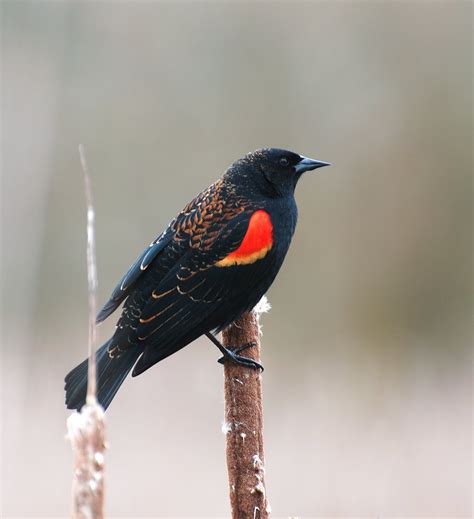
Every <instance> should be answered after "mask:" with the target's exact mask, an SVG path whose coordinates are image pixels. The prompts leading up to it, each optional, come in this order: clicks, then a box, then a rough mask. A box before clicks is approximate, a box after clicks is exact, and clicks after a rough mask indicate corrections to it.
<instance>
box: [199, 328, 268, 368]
mask: <svg viewBox="0 0 474 519" xmlns="http://www.w3.org/2000/svg"><path fill="white" fill-rule="evenodd" d="M205 336H206V337H207V338H208V339H209V340H210V341H211V342H212V343H214V344H215V345H216V346H217V347H218V348H219V351H220V352H221V353H222V355H223V356H222V357H221V358H220V359H219V360H218V361H217V362H219V363H220V364H224V362H225V361H226V360H231V361H233V362H235V363H236V364H241V365H242V366H247V367H249V368H254V369H260V370H261V371H263V366H262V365H261V364H259V363H258V362H256V361H255V360H252V359H249V358H247V357H242V356H241V355H239V353H240V352H241V351H244V350H246V349H247V348H251V347H252V346H256V343H255V342H248V343H247V344H244V345H243V346H239V347H238V348H236V349H235V350H229V349H228V348H226V347H225V346H223V345H222V344H221V343H220V341H219V340H218V339H217V338H216V337H215V336H214V335H213V334H212V333H211V332H206V333H205Z"/></svg>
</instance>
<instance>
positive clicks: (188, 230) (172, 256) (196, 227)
mask: <svg viewBox="0 0 474 519" xmlns="http://www.w3.org/2000/svg"><path fill="white" fill-rule="evenodd" d="M230 189H231V188H229V186H226V184H225V183H224V181H223V180H222V179H219V180H218V181H217V182H215V183H214V184H212V185H211V186H210V187H209V188H207V189H206V190H205V191H203V192H201V193H200V194H199V195H198V196H197V197H196V198H194V199H193V200H192V201H191V202H190V203H189V204H188V205H186V207H185V208H184V209H183V210H182V211H181V212H180V213H179V214H178V216H177V217H176V218H175V219H174V220H172V221H171V222H170V224H169V225H168V227H167V228H166V230H165V231H164V232H163V233H161V234H160V235H159V236H158V238H156V240H154V241H152V242H151V243H150V245H149V246H148V247H147V248H146V249H145V250H144V251H143V253H142V254H141V255H140V256H139V257H138V258H137V260H136V261H135V262H134V263H133V264H132V266H131V267H130V268H129V269H128V271H127V272H126V273H125V275H124V276H123V277H122V279H121V280H120V282H119V283H118V285H117V286H116V287H115V289H114V291H113V292H112V295H111V296H110V298H109V300H108V301H107V303H106V304H105V305H104V307H103V308H102V309H101V311H100V312H99V313H98V315H97V323H100V322H102V321H104V320H105V319H106V318H107V317H109V315H110V314H112V313H113V312H114V311H115V310H116V309H117V308H118V307H119V306H120V305H121V304H122V302H123V301H124V300H125V299H126V298H127V297H128V296H129V295H130V294H131V293H132V292H133V288H134V287H135V285H136V282H137V281H138V280H139V279H141V278H142V276H143V274H144V272H145V271H147V270H150V269H149V267H150V265H152V263H153V262H154V261H155V260H158V258H159V257H160V256H162V254H161V253H163V251H164V250H165V249H167V257H166V264H167V265H166V266H165V270H168V269H170V268H172V266H173V265H174V262H176V261H178V260H179V259H180V258H181V257H182V256H184V255H185V254H186V253H187V251H188V250H189V249H191V250H194V249H196V248H198V247H204V248H205V247H206V245H207V244H208V243H209V242H210V241H211V240H212V239H213V238H214V237H215V236H217V234H218V232H220V229H221V227H222V226H223V225H224V224H225V222H226V221H228V220H229V219H231V218H232V217H234V216H237V215H238V214H239V213H241V212H243V211H244V206H243V205H241V204H240V201H239V199H238V198H237V197H235V196H232V195H234V194H233V193H232V192H231V191H230ZM228 197H229V198H230V199H231V200H232V202H226V199H227V198H228ZM162 267H163V266H162Z"/></svg>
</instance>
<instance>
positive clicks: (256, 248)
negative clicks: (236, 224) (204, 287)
mask: <svg viewBox="0 0 474 519" xmlns="http://www.w3.org/2000/svg"><path fill="white" fill-rule="evenodd" d="M272 245H273V224H272V220H271V218H270V215H269V214H268V213H267V212H266V211H264V210H263V209H259V210H258V211H255V212H254V213H253V214H252V216H251V217H250V221H249V225H248V227H247V231H246V233H245V236H244V238H243V240H242V242H241V244H240V245H239V247H238V248H237V249H236V250H234V251H232V252H231V253H230V254H228V255H227V256H226V257H225V258H223V259H221V260H220V261H218V262H217V263H216V266H217V267H230V266H232V265H249V264H251V263H255V262H256V261H257V260H259V259H262V258H264V257H265V256H266V255H267V253H268V252H269V251H270V249H271V248H272Z"/></svg>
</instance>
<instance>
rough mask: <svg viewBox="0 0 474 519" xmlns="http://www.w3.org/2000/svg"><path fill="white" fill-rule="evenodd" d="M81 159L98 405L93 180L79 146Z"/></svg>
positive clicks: (92, 372) (92, 388)
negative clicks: (85, 206) (85, 208)
mask: <svg viewBox="0 0 474 519" xmlns="http://www.w3.org/2000/svg"><path fill="white" fill-rule="evenodd" d="M79 157H80V159H81V166H82V171H83V173H84V189H85V194H86V205H87V285H88V289H89V290H88V292H89V367H88V369H89V372H88V378H87V403H88V404H93V403H96V396H95V395H96V366H95V351H96V349H97V328H96V326H97V325H96V322H95V316H96V315H97V266H96V259H95V211H94V202H93V198H92V189H91V180H90V175H89V168H88V167H87V161H86V154H85V150H84V146H83V145H82V144H80V145H79Z"/></svg>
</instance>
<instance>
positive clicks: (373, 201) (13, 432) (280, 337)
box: [1, 0, 472, 518]
mask: <svg viewBox="0 0 474 519" xmlns="http://www.w3.org/2000/svg"><path fill="white" fill-rule="evenodd" d="M471 10H472V5H471V3H470V2H460V1H459V2H456V1H453V2H441V1H440V2H434V1H429V2H425V1H419V2H415V1H411V2H408V1H407V2H376V1H373V2H356V1H352V2H351V1H346V2H329V1H328V2H304V3H300V2H289V1H288V2H261V3H250V2H173V3H172V2H159V1H156V2H152V1H131V0H130V1H127V2H126V1H123V2H118V1H117V2H106V1H104V2H80V1H70V2H65V1H63V2H61V1H54V2H53V1H51V2H50V1H33V2H28V1H5V0H4V1H3V2H2V62H3V64H2V74H3V81H2V89H3V91H2V128H3V132H2V133H3V135H2V170H3V174H2V292H3V304H2V322H3V326H2V403H3V408H2V462H1V466H2V476H3V479H2V496H3V499H2V505H1V509H2V516H3V517H20V516H21V517H40V516H41V517H60V516H67V515H68V514H69V510H70V484H71V473H72V455H71V451H70V445H69V444H68V442H67V441H66V440H65V432H66V426H65V422H66V418H67V416H68V414H69V413H68V412H67V410H66V409H65V407H64V404H63V399H64V395H63V377H64V375H65V374H66V373H67V372H68V371H69V370H70V369H71V368H72V367H73V366H75V365H76V364H77V363H78V362H79V361H81V360H82V359H83V358H84V357H85V355H86V346H87V286H86V259H85V202H84V195H83V179H82V173H81V170H80V163H79V158H78V152H77V147H78V144H79V143H83V144H84V145H85V146H86V149H87V157H88V161H89V166H90V169H91V173H92V183H93V190H94V197H95V204H96V212H97V214H96V219H97V240H98V243H97V254H98V270H99V284H100V289H99V299H100V303H103V302H105V300H106V298H107V297H108V295H109V293H110V291H111V290H112V288H113V287H114V285H115V282H116V281H117V280H118V279H119V277H120V276H121V275H122V274H123V272H124V271H125V270H126V269H127V267H128V266H129V264H130V263H131V262H132V261H133V260H134V259H135V257H136V256H137V255H138V253H140V252H141V250H142V249H143V248H144V246H146V245H147V244H148V243H149V242H150V241H151V239H152V238H154V237H155V236H156V235H157V234H158V233H159V232H160V231H161V230H162V229H163V228H164V226H165V225H166V224H167V223H168V221H169V220H170V219H171V218H172V217H173V216H174V215H175V214H176V213H177V211H178V210H180V209H181V208H182V207H183V206H184V205H185V204H186V203H187V202H188V200H190V199H191V198H192V197H193V196H194V195H195V194H196V193H197V192H199V191H200V190H201V189H202V188H204V187H207V185H208V184H210V183H211V182H212V181H214V180H215V179H216V178H217V177H218V176H220V174H221V173H222V172H223V171H224V170H225V168H226V167H227V166H228V165H229V164H230V163H231V162H233V161H234V160H235V159H237V158H238V157H240V156H241V155H243V154H244V153H246V152H248V151H251V150H254V149H256V148H258V147H261V146H278V147H285V148H289V149H293V150H295V151H298V152H300V153H303V154H305V155H309V156H312V157H315V158H318V159H320V160H325V161H330V162H332V163H333V164H334V165H333V166H332V167H331V168H326V169H324V170H318V171H317V172H315V173H314V174H313V173H312V174H307V175H306V176H305V178H303V180H302V182H301V183H300V185H299V186H298V189H297V193H296V196H297V202H298V205H299V212H300V219H299V225H298V228H297V232H296V235H295V237H294V241H293V245H292V248H291V250H290V253H289V255H288V257H287V260H286V263H285V265H284V267H283V269H282V271H281V273H280V275H279V278H278V279H277V281H276V283H275V284H274V286H273V287H272V288H271V290H270V292H269V294H268V296H269V299H270V302H271V304H272V306H273V309H272V310H271V312H270V313H269V314H268V315H266V316H264V318H263V329H264V336H263V363H264V364H265V367H266V371H265V374H264V397H265V435H266V468H267V486H268V492H269V498H270V502H271V504H272V508H273V512H274V516H275V517H284V516H289V515H292V516H296V515H298V516H300V517H320V518H322V517H332V518H335V517H337V518H349V517H388V516H390V517H398V518H407V517H424V518H433V517H438V518H439V517H443V518H461V517H462V518H464V517H470V515H471V496H472V493H471V489H472V479H471V462H472V443H471V440H472V435H471V412H472V390H471V375H472V363H471V339H472V335H471V322H470V321H471V317H472V299H471V298H472V275H471V274H472V273H471V246H472V221H471V216H472V213H471V194H472V191H471V166H472V155H471V146H472V140H471V114H472V111H471V105H472V84H471V71H472V68H471V67H472V64H471V31H472V18H471V15H472V13H471ZM115 317H116V316H113V317H112V318H111V319H109V320H108V321H107V322H106V323H104V325H102V326H101V328H100V336H101V340H102V341H105V340H106V339H107V338H108V336H109V334H111V333H112V331H113V329H114V324H115V320H114V319H115ZM218 356H219V355H218V352H217V350H216V349H215V348H214V346H212V345H211V344H210V343H209V342H208V341H206V340H199V341H197V342H196V343H195V344H193V345H192V346H190V347H188V348H185V349H184V350H182V351H181V352H179V353H178V354H176V355H174V356H172V357H170V358H169V359H167V360H165V361H164V362H162V363H160V364H159V365H157V366H155V367H154V368H153V369H151V370H150V371H147V372H146V373H145V374H144V375H142V376H141V377H139V378H136V379H133V380H131V379H129V380H127V381H126V383H125V384H124V386H123V388H122V389H121V391H120V392H119V393H118V395H117V398H116V399H115V401H114V402H113V404H112V406H111V407H110V410H109V411H108V413H107V420H108V437H109V443H110V450H109V451H108V454H107V459H106V463H107V488H106V490H107V516H108V517H185V516H188V517H190V516H193V517H225V516H228V515H229V505H228V496H227V473H226V466H225V452H224V448H225V442H224V435H223V434H222V432H221V423H222V418H223V376H222V369H221V366H219V365H218V364H217V363H216V360H217V358H218Z"/></svg>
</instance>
